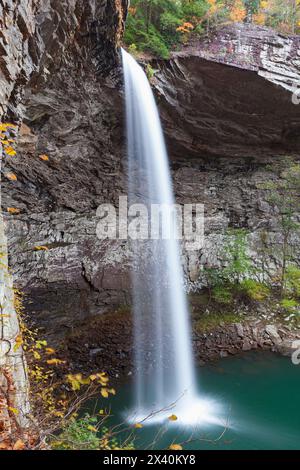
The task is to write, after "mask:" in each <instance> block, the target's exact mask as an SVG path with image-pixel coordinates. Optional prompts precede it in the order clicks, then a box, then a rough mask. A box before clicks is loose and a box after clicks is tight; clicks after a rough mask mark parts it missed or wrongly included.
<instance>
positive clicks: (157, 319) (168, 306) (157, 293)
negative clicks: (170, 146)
mask: <svg viewBox="0 0 300 470" xmlns="http://www.w3.org/2000/svg"><path fill="white" fill-rule="evenodd" d="M122 56H123V67H124V76H125V94H126V118H127V142H128V175H129V177H128V182H129V183H128V186H129V203H130V206H131V207H133V206H132V205H135V206H134V208H135V210H136V211H139V212H140V213H143V212H144V211H145V208H146V209H147V212H148V214H149V213H151V209H152V210H153V207H155V206H153V205H161V207H164V208H165V209H166V208H170V207H171V206H173V205H174V195H173V190H172V184H171V177H170V171H169V166H168V155H167V151H166V147H165V142H164V137H163V133H162V128H161V124H160V118H159V114H158V110H157V107H156V103H155V100H154V96H153V93H152V90H151V87H150V85H149V82H148V79H147V77H146V75H145V73H144V71H143V69H142V68H141V67H140V66H139V65H138V64H137V62H136V61H135V60H134V59H133V57H132V56H131V55H130V54H128V53H127V52H126V51H124V50H122ZM163 205H164V206H163ZM167 210H168V209H167ZM162 214H163V219H164V221H163V222H164V228H165V229H167V230H166V232H165V233H167V234H169V235H170V236H165V237H164V236H162V234H161V233H160V235H159V236H157V237H152V238H154V239H150V240H149V239H147V238H148V235H149V233H145V231H144V233H143V235H141V239H138V240H135V241H133V242H132V247H133V255H134V256H133V258H134V267H133V269H132V290H133V309H134V319H135V366H136V367H135V368H136V377H135V384H136V400H135V401H136V408H135V413H136V414H135V417H136V419H140V418H145V417H146V416H148V415H149V414H151V413H153V412H154V413H156V412H158V411H159V410H164V411H162V412H160V413H158V414H157V415H156V419H157V418H158V417H159V418H158V419H163V418H164V419H165V413H168V414H170V412H169V410H170V408H172V405H173V404H175V409H176V415H177V416H178V418H179V420H181V422H185V423H187V422H195V421H197V420H198V419H199V418H200V416H199V414H202V413H203V412H204V409H203V404H200V403H199V400H198V399H197V398H196V384H195V374H194V363H193V356H192V347H191V334H190V326H189V314H188V307H187V301H186V296H185V293H184V288H183V273H182V268H181V262H180V251H179V245H178V241H177V240H176V237H175V236H173V234H174V225H173V224H174V223H175V222H174V218H172V217H168V215H167V212H164V210H163V211H162ZM140 228H141V227H140ZM142 232H143V230H142V228H141V233H142ZM146 232H147V230H146ZM206 411H207V410H206Z"/></svg>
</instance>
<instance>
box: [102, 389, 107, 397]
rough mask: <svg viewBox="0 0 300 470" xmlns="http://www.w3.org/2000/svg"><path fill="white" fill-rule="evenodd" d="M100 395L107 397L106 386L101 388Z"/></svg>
mask: <svg viewBox="0 0 300 470" xmlns="http://www.w3.org/2000/svg"><path fill="white" fill-rule="evenodd" d="M101 395H102V396H103V397H104V398H108V391H107V388H101Z"/></svg>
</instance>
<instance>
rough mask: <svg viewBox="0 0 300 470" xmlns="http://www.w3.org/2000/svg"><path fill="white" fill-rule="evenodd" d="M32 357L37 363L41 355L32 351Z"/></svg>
mask: <svg viewBox="0 0 300 470" xmlns="http://www.w3.org/2000/svg"><path fill="white" fill-rule="evenodd" d="M33 357H34V359H36V360H37V361H39V360H40V359H41V355H40V354H39V353H38V352H37V351H33Z"/></svg>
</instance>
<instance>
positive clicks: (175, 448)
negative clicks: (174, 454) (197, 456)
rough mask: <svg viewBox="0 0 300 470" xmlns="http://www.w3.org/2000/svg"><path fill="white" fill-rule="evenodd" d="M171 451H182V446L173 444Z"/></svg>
mask: <svg viewBox="0 0 300 470" xmlns="http://www.w3.org/2000/svg"><path fill="white" fill-rule="evenodd" d="M169 450H182V446H181V445H180V444H171V445H170V447H169Z"/></svg>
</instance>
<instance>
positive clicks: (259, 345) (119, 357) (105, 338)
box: [61, 311, 300, 382]
mask: <svg viewBox="0 0 300 470" xmlns="http://www.w3.org/2000/svg"><path fill="white" fill-rule="evenodd" d="M132 331H133V325H132V318H131V316H130V315H129V314H128V312H126V311H118V312H115V313H112V314H108V315H105V316H103V317H98V318H94V319H93V320H89V321H85V322H83V323H81V324H80V326H79V327H78V328H77V329H76V330H74V331H73V332H72V333H70V334H69V335H68V336H67V338H66V340H65V342H64V345H63V349H61V356H62V357H63V358H64V359H65V358H67V361H68V362H67V367H68V368H70V369H71V370H74V371H78V370H80V371H81V372H90V371H91V370H94V371H97V370H106V371H107V372H108V373H109V375H110V377H111V378H112V380H113V381H117V382H118V381H124V380H125V381H126V379H128V377H130V376H131V375H132V374H133V373H134V366H133V354H134V350H133V341H132ZM193 347H194V354H195V357H196V361H197V364H198V365H200V366H204V365H205V364H207V363H211V362H212V361H216V360H218V359H220V358H226V357H230V356H234V355H238V354H241V353H243V352H248V351H271V352H274V353H278V354H281V355H284V356H288V357H291V356H292V354H293V353H296V354H297V350H299V348H300V329H299V328H293V327H291V326H288V325H286V324H284V323H283V322H282V321H281V319H280V318H277V317H274V316H270V315H263V316H262V317H261V318H257V315H255V316H249V318H248V317H245V316H242V315H241V319H240V322H239V323H228V324H227V323H226V324H225V323H222V324H220V325H219V326H216V327H214V328H211V329H209V330H207V331H205V332H201V331H199V328H196V327H194V329H193ZM299 358H300V354H298V355H297V359H299Z"/></svg>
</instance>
